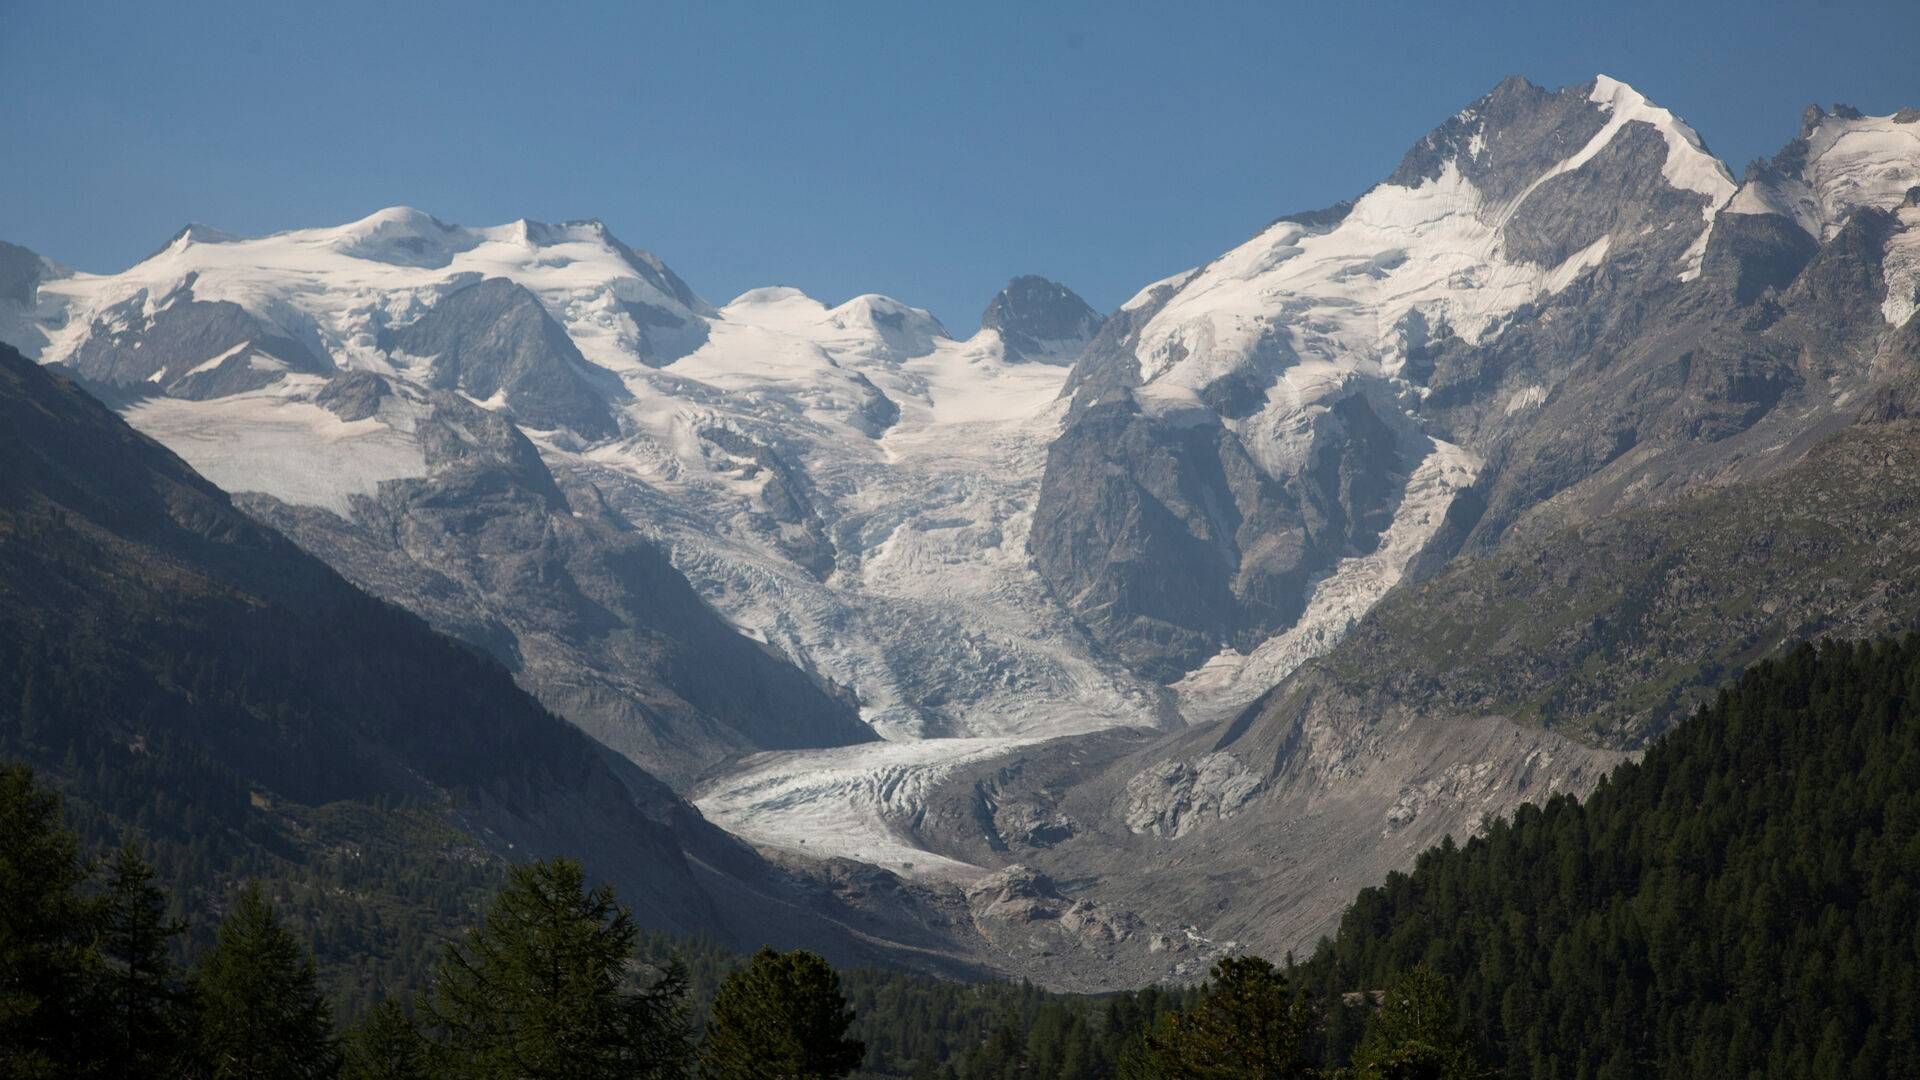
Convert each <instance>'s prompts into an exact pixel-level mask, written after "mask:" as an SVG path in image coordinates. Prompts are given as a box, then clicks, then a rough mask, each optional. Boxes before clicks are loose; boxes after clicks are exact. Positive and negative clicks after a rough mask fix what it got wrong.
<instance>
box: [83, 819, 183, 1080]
mask: <svg viewBox="0 0 1920 1080" xmlns="http://www.w3.org/2000/svg"><path fill="white" fill-rule="evenodd" d="M185 929H186V924H185V923H183V922H181V921H179V920H177V919H173V918H169V917H168V915H167V896H166V893H164V892H162V891H161V889H160V888H159V886H157V885H155V884H154V881H153V868H152V867H151V866H149V865H147V862H146V860H145V859H143V858H141V857H140V852H139V850H138V849H137V848H135V847H134V846H133V845H132V844H122V845H121V846H120V849H119V850H118V851H117V852H115V853H114V856H113V858H112V860H111V861H109V862H108V863H107V867H106V884H105V892H104V894H103V895H102V896H101V898H100V901H99V912H98V924H97V930H96V933H95V948H96V949H97V950H98V952H99V957H100V960H101V962H102V970H101V971H100V974H99V984H98V986H97V987H96V1001H97V1007H96V1009H95V1016H94V1022H95V1023H94V1046H95V1048H96V1051H97V1052H98V1053H100V1054H102V1055H104V1057H105V1058H106V1059H107V1060H109V1061H111V1062H114V1063H115V1065H114V1067H113V1068H112V1069H111V1070H109V1071H110V1072H111V1073H112V1074H114V1075H119V1076H127V1077H136V1076H165V1075H170V1074H172V1073H173V1072H174V1071H176V1070H177V1069H179V1068H181V1067H182V1066H183V1064H184V1056H185V1054H186V1052H187V1050H188V1036H189V1033H190V1031H191V1024H192V1017H191V1015H190V1006H189V1000H188V995H187V992H186V988H185V986H184V985H183V983H182V980H181V977H180V972H179V971H178V970H177V969H176V967H175V966H174V962H173V958H172V956H171V954H170V951H169V950H170V949H171V947H172V945H173V942H174V939H175V938H177V937H178V936H179V935H180V934H181V933H182V932H183V931H184V930H185Z"/></svg>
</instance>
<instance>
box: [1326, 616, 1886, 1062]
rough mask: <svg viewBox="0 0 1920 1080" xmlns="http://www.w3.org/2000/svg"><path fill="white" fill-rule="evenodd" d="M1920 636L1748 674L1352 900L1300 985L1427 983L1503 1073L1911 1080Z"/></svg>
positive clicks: (1821, 653)
mask: <svg viewBox="0 0 1920 1080" xmlns="http://www.w3.org/2000/svg"><path fill="white" fill-rule="evenodd" d="M1916 709H1920V637H1909V638H1907V639H1906V640H1904V641H1901V642H1897V643H1896V642H1883V643H1879V644H1859V645H1848V644H1835V645H1825V646H1821V647H1819V648H1817V649H1816V648H1813V647H1801V648H1799V649H1796V650H1794V651H1793V652H1792V653H1791V654H1789V655H1787V656H1785V657H1783V658H1781V659H1779V660H1776V661H1772V662H1768V663H1764V664H1761V665H1759V666H1757V667H1755V668H1754V669H1752V670H1750V671H1749V672H1748V673H1747V674H1746V675H1745V676H1744V677H1742V678H1741V679H1740V681H1739V682H1738V683H1737V684H1736V685H1734V686H1733V687H1731V688H1729V689H1728V690H1726V691H1724V692H1722V693H1721V694H1720V696H1719V698H1718V700H1717V701H1715V702H1714V703H1713V704H1712V705H1710V706H1708V707H1706V708H1703V709H1702V710H1701V711H1700V712H1699V713H1698V715H1696V716H1695V717H1693V718H1692V719H1691V720H1689V721H1688V722H1686V723H1684V724H1681V725H1680V726H1679V727H1678V728H1676V729H1675V730H1674V731H1673V732H1672V733H1671V734H1669V735H1668V736H1667V737H1666V738H1664V739H1663V740H1662V741H1661V742H1659V743H1657V744H1656V745H1655V746H1654V747H1653V748H1652V749H1650V750H1649V751H1648V752H1647V754H1646V756H1645V758H1644V759H1643V760H1642V761H1641V762H1639V763H1638V764H1628V765H1623V766H1621V767H1620V768H1619V769H1617V770H1616V771H1615V772H1614V773H1613V775H1612V776H1611V777H1609V778H1608V779H1606V780H1605V781H1604V782H1603V783H1602V784H1601V785H1600V787H1599V788H1598V789H1597V790H1596V791H1595V792H1594V793H1593V794H1592V796H1590V797H1589V798H1588V800H1587V801H1586V803H1585V804H1584V805H1582V804H1581V803H1579V802H1577V801H1575V800H1574V799H1571V798H1567V797H1559V798H1554V799H1551V800H1549V801H1548V802H1547V803H1546V805H1545V806H1543V807H1538V808H1535V807H1524V808H1522V809H1521V810H1520V811H1519V812H1518V813H1517V814H1516V815H1515V816H1514V818H1513V820H1511V821H1504V820H1503V821H1498V822H1495V823H1493V824H1492V825H1491V826H1490V827H1489V828H1488V829H1487V830H1486V832H1485V835H1483V836H1480V837H1476V838H1475V839H1473V840H1471V841H1469V842H1468V843H1467V844H1465V845H1463V846H1456V845H1453V844H1451V843H1449V844H1446V845H1443V846H1442V847H1440V848H1438V849H1435V850H1433V851H1430V852H1428V853H1426V854H1425V855H1423V856H1422V857H1421V858H1420V860H1419V862H1418V864H1417V866H1416V868H1415V869H1414V871H1413V872H1412V873H1411V874H1396V875H1393V876H1392V877H1391V878H1389V880H1388V881H1387V883H1386V884H1385V885H1383V886H1381V887H1379V888H1375V889H1369V890H1366V891H1365V892H1363V893H1362V894H1361V895H1360V897H1359V898H1358V900H1356V902H1355V903H1354V905H1353V907H1352V909H1351V910H1350V911H1349V912H1348V913H1347V915H1346V917H1345V918H1344V920H1343V921H1342V924H1341V928H1340V932H1339V934H1338V936H1337V937H1336V938H1335V939H1334V940H1333V941H1331V942H1330V943H1327V944H1325V945H1323V946H1322V948H1321V949H1320V950H1319V952H1318V953H1317V954H1316V955H1315V957H1314V959H1313V960H1312V961H1311V962H1310V964H1309V965H1308V966H1307V971H1306V976H1307V978H1308V980H1309V981H1310V983H1311V984H1312V985H1314V986H1315V987H1317V988H1319V989H1321V990H1323V991H1325V992H1328V993H1332V992H1335V991H1340V990H1353V989H1365V988H1370V987H1380V986H1383V985H1386V984H1387V982H1388V979H1389V978H1390V976H1391V975H1392V974H1393V973H1394V972H1397V971H1403V970H1406V969H1409V968H1413V967H1415V966H1416V965H1420V964H1426V965H1428V966H1430V967H1431V968H1432V969H1433V970H1434V971H1436V972H1439V973H1441V974H1442V975H1445V976H1447V977H1448V978H1449V979H1450V980H1451V982H1452V983H1453V985H1454V987H1455V991H1456V993H1457V995H1458V1005H1457V1010H1458V1011H1457V1014H1456V1017H1457V1019H1458V1020H1459V1021H1461V1022H1464V1023H1465V1024H1467V1025H1468V1026H1469V1028H1470V1030H1472V1031H1473V1032H1474V1033H1475V1034H1476V1035H1477V1036H1479V1037H1480V1038H1481V1039H1482V1040H1483V1042H1484V1045H1485V1047H1486V1049H1487V1052H1488V1053H1489V1056H1490V1057H1491V1059H1492V1063H1493V1064H1494V1065H1495V1067H1496V1069H1497V1070H1498V1072H1499V1073H1500V1074H1501V1075H1506V1076H1514V1077H1579V1076H1584V1077H1593V1078H1595V1080H1607V1078H1613V1077H1626V1076H1647V1075H1662V1076H1685V1077H1725V1076H1739V1077H1839V1076H1847V1077H1853V1076H1862V1077H1865V1076H1871V1077H1880V1076H1916V1075H1920V918H1916V917H1915V913H1916V912H1917V911H1920V712H1916Z"/></svg>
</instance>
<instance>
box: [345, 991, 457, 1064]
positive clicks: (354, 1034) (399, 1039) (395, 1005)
mask: <svg viewBox="0 0 1920 1080" xmlns="http://www.w3.org/2000/svg"><path fill="white" fill-rule="evenodd" d="M342 1049H343V1050H344V1051H345V1053H344V1055H343V1062H342V1066H341V1069H340V1080H427V1078H428V1077H430V1076H432V1075H434V1070H433V1061H432V1058H431V1051H432V1047H431V1045H430V1044H429V1043H428V1042H427V1040H426V1039H425V1038H424V1037H422V1036H421V1034H420V1028H419V1027H418V1026H417V1025H416V1024H415V1023H414V1022H413V1018H412V1017H411V1016H408V1015H407V1010H406V1009H404V1008H402V1007H401V1006H400V1003H399V1002H397V1001H395V1000H394V999H392V998H381V999H380V1000H379V1001H378V1002H377V1003H375V1004H374V1006H373V1007H372V1008H370V1009H368V1010H367V1012H366V1015H364V1016H362V1017H361V1018H360V1020H359V1022H358V1023H356V1024H354V1025H353V1029H352V1030H351V1031H349V1032H347V1038H346V1043H345V1044H344V1046H343V1047H342Z"/></svg>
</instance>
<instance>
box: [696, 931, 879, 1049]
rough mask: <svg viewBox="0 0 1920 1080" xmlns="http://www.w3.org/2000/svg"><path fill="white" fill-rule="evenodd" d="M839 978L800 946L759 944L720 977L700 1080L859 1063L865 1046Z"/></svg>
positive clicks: (708, 1028)
mask: <svg viewBox="0 0 1920 1080" xmlns="http://www.w3.org/2000/svg"><path fill="white" fill-rule="evenodd" d="M853 1020H854V1015H853V1011H852V1010H851V1009H849V1008H847V999H846V998H845V996H843V995H842V994H841V992H840V976H839V975H837V974H835V973H834V970H833V968H832V967H831V966H829V965H828V963H827V962H826V961H825V960H823V959H821V958H820V957H819V956H817V955H815V954H813V953H810V952H806V951H804V950H797V949H796V950H795V951H793V952H789V953H777V952H774V951H773V950H772V949H765V948H763V949H761V950H760V951H759V952H757V953H755V954H754V956H753V959H752V960H750V961H748V962H747V964H746V966H745V967H742V968H741V969H740V970H738V971H736V972H734V973H733V974H732V975H729V976H727V981H726V982H724V983H722V984H721V986H720V992H719V994H718V995H716V996H715V998H714V1001H713V1012H712V1014H711V1015H710V1016H709V1018H708V1020H707V1035H706V1039H705V1041H704V1042H703V1043H702V1044H701V1048H700V1076H701V1080H773V1078H776V1077H777V1078H779V1080H816V1078H817V1080H826V1078H830V1077H841V1076H846V1075H847V1074H848V1073H851V1072H852V1071H853V1070H855V1069H857V1068H859V1067H860V1062H861V1061H862V1060H863V1059H864V1058H865V1057H866V1046H865V1045H864V1044H862V1043H861V1042H859V1041H858V1040H855V1039H849V1038H847V1037H846V1034H847V1028H848V1027H849V1026H851V1025H852V1023H853Z"/></svg>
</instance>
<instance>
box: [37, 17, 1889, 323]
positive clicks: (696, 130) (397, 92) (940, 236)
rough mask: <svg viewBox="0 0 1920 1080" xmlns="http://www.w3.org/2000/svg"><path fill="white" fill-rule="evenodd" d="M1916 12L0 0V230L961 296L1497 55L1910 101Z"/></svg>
mask: <svg viewBox="0 0 1920 1080" xmlns="http://www.w3.org/2000/svg"><path fill="white" fill-rule="evenodd" d="M1190 9H1191V10H1190ZM1916 42H1920V2H1916V0H1878V2H1849V0H1827V2H1818V0H1801V2H1791V3H1781V2H1775V3H1767V2H1761V0H1751V2H1747V3H1695V2H1692V0H1664V2H1660V3H1649V4H1641V3H1612V2H1607V0H1590V2H1587V3H1581V4H1568V5H1560V4H1555V3H1538V2H1536V3H1524V4H1523V3H1505V2H1482V3H1476V2H1467V0H1461V2H1453V0H1448V2H1423V3H1365V2H1351V3H1347V2H1341V3H1311V4H1285V5H1282V4H1270V5H1257V6H1255V5H1246V6H1242V5H1237V4H1224V3H1221V4H1206V3H1202V4H1194V5H1188V4H1182V3H1168V2H1165V0H1160V2H1156V3H1151V4H1141V5H1106V6H1098V7H1096V6H1077V5H1067V4H1051V3H1037V2H1029V3H1008V4H999V3H993V4H988V3H976V4H946V5H940V6H937V7H936V6H934V5H930V4H917V3H894V4H872V5H868V4H855V3H798V2H789V3H780V4H775V3H764V4H732V3H722V2H715V3H704V4H698V5H680V4H640V3H631V4H624V3H623V4H606V5H547V4H541V3H535V2H533V0H520V2H516V3H492V2H481V0H471V2H467V3H460V4H445V5H438V4H428V3H424V2H415V0H382V2H379V3H358V2H339V3H333V2H329V3H302V4H292V3H280V2H278V0H262V2H249V3H232V4H226V3H200V2H192V0H175V2H174V3H169V4H130V3H129V4H109V3H85V2H79V0H48V2H40V0H0V239H7V240H11V241H14V242H16V243H23V244H25V245H27V246H29V247H32V248H34V249H35V250H37V251H40V252H41V253H43V254H46V255H49V256H51V257H53V258H55V259H58V260H60V261H63V262H66V263H68V264H70V265H73V266H77V267H80V268H82V269H88V270H113V269H119V268H121V267H123V266H126V265H127V264H129V263H131V262H133V261H134V260H136V259H138V258H140V257H142V256H144V255H145V254H147V253H148V252H150V251H152V250H153V249H154V248H156V247H158V246H159V245H160V244H161V243H163V242H164V241H165V240H166V238H167V237H168V236H169V235H170V234H171V233H172V232H173V231H174V230H175V229H177V228H178V227H179V226H180V225H182V224H184V223H186V222H188V221H204V222H207V223H209V224H213V225H217V226H220V227H222V228H226V229H230V230H233V231H238V232H270V231H273V230H276V229H284V228H293V227H300V226H311V225H326V224H336V223H339V222H342V221H347V220H350V219H353V218H356V217H359V216H361V215H364V214H366V213H368V212H369V211H372V210H374V209H377V208H379V207H382V206H388V205H393V204H399V203H404V204H408V205H413V206H418V207H420V208H422V209H424V210H428V211H430V212H432V213H434V214H436V215H438V216H439V217H441V218H442V219H445V220H449V221H456V222H461V223H466V224H495V223H499V222H503V221H510V220H512V219H514V218H518V217H523V216H524V217H532V218H539V219H545V220H560V219H565V218H575V217H600V218H603V219H605V220H606V221H607V222H608V223H609V224H610V225H611V226H612V227H613V229H614V231H615V232H616V233H617V234H618V235H620V236H621V237H622V238H623V239H625V240H626V241H627V242H629V243H631V244H634V245H635V246H638V247H644V248H649V249H651V250H653V251H654V252H656V253H657V254H659V255H660V256H661V257H662V258H664V259H666V260H667V262H668V263H669V264H670V265H672V266H674V267H675V268H676V269H678V270H679V271H680V273H681V274H682V275H683V276H684V277H686V278H687V279H688V281H689V282H691V283H692V285H693V286H694V288H695V289H696V290H698V291H700V292H701V293H702V294H704V295H706V296H707V297H708V298H710V299H714V300H716V301H725V300H726V299H728V298H730V297H732V296H733V295H734V294H736V293H738V292H740V291H742V290H745V289H747V288H750V287H753V286H757V285H766V284H790V285H797V286H799V287H801V288H803V289H806V290H807V291H808V292H810V293H813V294H814V295H816V296H819V297H822V298H823V299H828V300H839V299H844V298H845V297H847V296H850V295H853V294H856V293H860V292H869V291H872V292H884V293H888V294H890V295H893V296H896V297H899V298H900V299H903V300H906V301H908V302H910V303H914V304H919V305H922V306H926V307H930V308H932V309H933V310H934V312H935V313H936V314H938V315H939V316H940V317H941V318H942V319H944V320H946V321H947V323H948V324H949V326H950V327H952V328H953V329H955V330H964V329H968V328H971V326H972V325H973V324H974V322H975V320H976V319H977V318H978V316H979V312H980V310H981V308H982V307H983V306H984V305H985V303H986V301H987V300H988V299H989V298H990V297H991V296H992V294H993V293H994V292H995V291H996V290H997V289H998V288H999V287H1000V285H1001V284H1002V283H1004V282H1005V280H1006V279H1007V278H1009V277H1011V276H1013V275H1015V274H1020V273H1028V272H1034V273H1041V274H1046V275H1048V276H1050V277H1055V278H1058V279H1059V280H1061V281H1064V282H1066V283H1067V284H1068V285H1070V286H1072V287H1073V288H1075V289H1077V290H1079V291H1080V292H1081V293H1082V294H1083V295H1085V296H1086V297H1087V299H1088V300H1089V301H1091V302H1092V303H1093V304H1094V305H1095V306H1096V307H1100V308H1102V309H1107V308H1111V307H1113V306H1114V305H1116V304H1118V303H1120V302H1121V301H1123V300H1124V299H1125V298H1126V297H1127V296H1128V295H1130V294H1131V293H1132V292H1133V291H1134V290H1135V289H1137V288H1138V287H1139V286H1141V285H1142V284H1144V283H1146V282H1148V281H1150V280H1153V279H1155V278H1158V277H1161V276H1164V275H1166V274H1169V273H1172V272H1174V271H1176V270H1180V269H1183V268H1185V267H1187V266H1189V265H1192V264H1194V263H1196V262H1199V261H1201V260H1203V259H1205V258H1208V257H1210V256H1211V255H1214V254H1216V253H1218V252H1220V251H1221V250H1223V249H1225V248H1227V247H1229V246H1231V245H1232V244H1234V243H1237V242H1238V241H1240V240H1242V239H1244V238H1245V237H1246V236H1248V235H1249V234H1251V233H1252V232H1253V231H1254V230H1255V229H1257V228H1258V227H1259V226H1261V225H1262V224H1264V223H1265V222H1266V221H1268V220H1270V219H1271V218H1273V217H1275V216H1277V215H1279V214H1281V213H1285V212H1288V211H1292V210H1298V209H1304V208H1310V207H1316V206H1321V205H1325V204H1327V203H1330V202H1333V201H1335V200H1337V199H1340V198H1343V197H1347V196H1350V195H1353V194H1356V193H1358V192H1359V191H1360V190H1362V189H1363V188H1365V187H1366V185H1368V184H1369V183H1371V182H1373V181H1375V180H1377V179H1379V178H1380V177H1382V176H1384V175H1385V174H1386V173H1387V172H1389V171H1390V170H1391V169H1392V167H1393V165H1394V164H1395V162H1396V161H1397V160H1398V159H1399V156H1400V154H1401V153H1402V152H1403V151H1404V150H1405V149H1406V147H1407V146H1408V145H1409V144H1411V143H1412V141H1413V140H1414V139H1416V138H1418V137H1419V136H1420V135H1421V134H1422V133H1423V132H1425V131H1427V130H1428V129H1429V128H1431V127H1433V126H1434V125H1435V124H1437V123H1438V122H1440V121H1441V120H1443V119H1445V118H1446V117H1447V116H1448V115H1449V114H1451V113H1452V112H1453V111H1454V110H1456V109H1458V108H1459V107H1460V106H1462V105H1464V104H1466V103H1467V102H1469V101H1471V100H1472V99H1473V98H1475V97H1477V96H1479V95H1480V94H1481V93H1483V92H1485V91H1486V90H1487V89H1488V88H1489V87H1490V86H1492V85H1493V84H1494V83H1495V82H1496V81H1498V80H1499V79H1500V78H1501V77H1502V76H1503V75H1506V74H1509V73H1514V72H1518V73H1521V74H1524V75H1526V76H1528V77H1529V78H1531V79H1533V80H1534V81H1535V82H1539V83H1543V84H1545V85H1548V86H1560V85H1564V84H1567V83H1574V82H1580V81H1583V80H1585V79H1586V78H1588V77H1590V76H1592V75H1593V74H1594V73H1596V72H1602V71H1604V72H1606V73H1608V74H1610V75H1614V76H1616V77H1619V78H1622V79H1625V80H1626V81H1627V82H1630V83H1632V84H1634V85H1635V86H1636V87H1638V88H1639V89H1640V90H1642V91H1643V92H1644V93H1646V94H1647V95H1648V96H1649V97H1651V98H1653V99H1654V100H1655V101H1658V102H1660V103H1662V104H1664V105H1667V106H1669V107H1671V108H1673V109H1674V110H1675V111H1676V112H1678V113H1680V115H1682V116H1684V117H1686V118H1687V119H1688V120H1689V121H1691V122H1692V123H1693V124H1694V126H1695V127H1696V128H1698V129H1699V130H1700V132H1701V133H1702V135H1703V136H1704V137H1705V138H1706V140H1707V142H1708V145H1709V146H1711V147H1712V148H1713V149H1714V150H1715V151H1716V152H1717V153H1719V154H1720V155H1721V156H1722V157H1723V158H1726V159H1728V160H1729V161H1731V162H1732V163H1733V164H1734V169H1735V172H1736V173H1737V172H1738V171H1739V169H1740V165H1741V163H1743V162H1745V161H1746V160H1748V159H1750V158H1752V157H1754V156H1757V155H1764V154H1771V153H1772V152H1773V151H1774V150H1775V149H1777V148H1778V147H1779V145H1780V144H1781V143H1783V142H1784V141H1786V140H1787V139H1788V138H1789V137H1791V136H1792V135H1793V134H1794V131H1795V128H1796V124H1797V118H1798V115H1799V110H1800V108H1801V106H1803V105H1805V104H1806V103H1808V102H1810V101H1820V102H1822V103H1832V102H1834V101H1844V102H1848V103H1850V104H1854V105H1857V106H1859V107H1861V108H1863V109H1866V110H1868V111H1872V112H1886V111H1891V110H1893V109H1894V108H1896V107H1898V106H1901V105H1906V104H1920V52H1917V51H1916V44H1915V43H1916Z"/></svg>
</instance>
